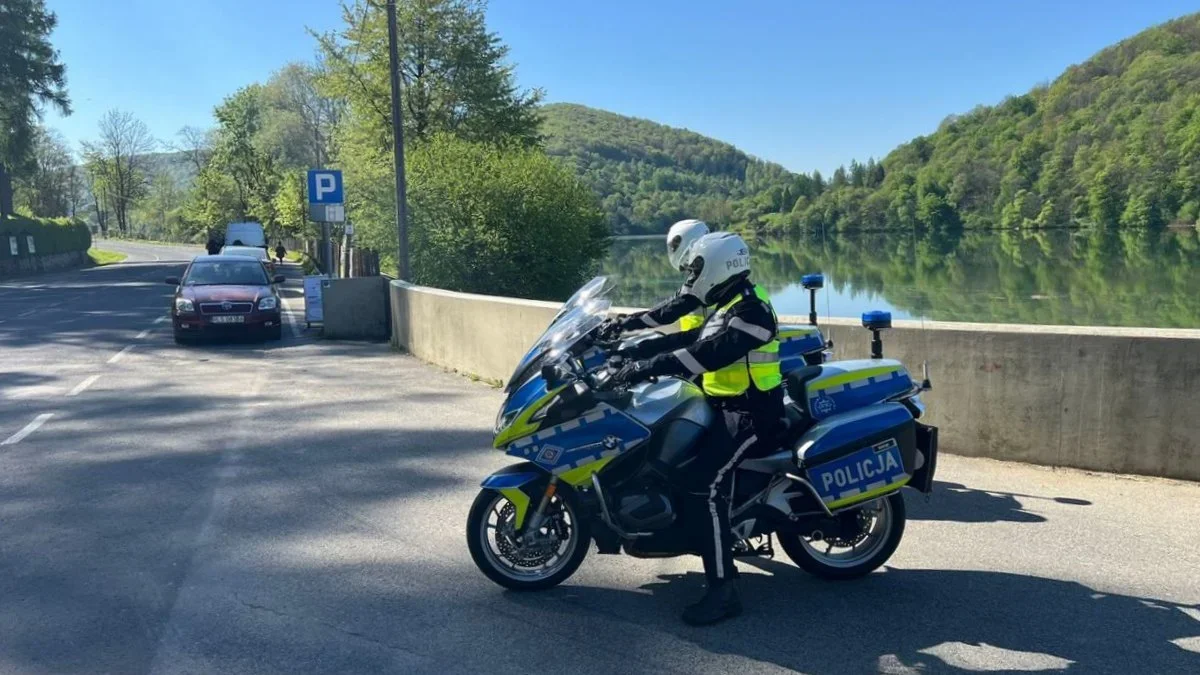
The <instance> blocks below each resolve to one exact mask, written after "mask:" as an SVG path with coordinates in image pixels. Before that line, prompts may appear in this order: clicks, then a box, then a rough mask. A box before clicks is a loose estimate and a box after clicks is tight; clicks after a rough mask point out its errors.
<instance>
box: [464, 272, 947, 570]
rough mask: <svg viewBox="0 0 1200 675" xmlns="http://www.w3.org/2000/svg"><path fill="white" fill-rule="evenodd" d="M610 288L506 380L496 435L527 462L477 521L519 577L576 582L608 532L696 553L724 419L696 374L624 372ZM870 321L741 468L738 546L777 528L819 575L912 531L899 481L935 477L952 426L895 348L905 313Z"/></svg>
mask: <svg viewBox="0 0 1200 675" xmlns="http://www.w3.org/2000/svg"><path fill="white" fill-rule="evenodd" d="M610 289H611V285H610V284H609V281H608V279H607V278H605V277H597V278H595V279H593V280H592V281H590V282H588V283H587V284H585V285H584V286H583V287H582V288H580V289H579V291H578V292H576V294H575V295H574V296H572V297H571V299H569V300H568V301H567V303H566V304H564V305H563V307H562V308H561V309H560V310H559V312H558V314H557V315H556V316H555V318H554V320H553V321H552V322H551V324H550V326H549V328H547V330H546V331H545V333H543V335H542V336H541V337H540V338H539V339H538V340H537V341H536V342H535V343H534V345H533V347H532V348H531V349H530V350H529V352H528V353H527V354H526V355H525V356H524V357H523V358H522V359H521V361H520V362H519V363H518V365H517V368H516V370H515V371H514V372H513V375H512V377H511V378H510V379H509V381H508V383H507V385H506V386H505V389H504V391H505V394H506V398H505V400H504V403H503V404H502V405H501V409H500V412H499V414H498V415H497V418H496V426H495V437H494V440H493V445H494V447H496V448H497V449H501V450H504V451H505V453H506V454H508V455H511V456H513V457H515V458H517V459H519V460H521V461H519V462H518V463H516V464H512V465H510V466H508V467H505V468H503V469H501V470H499V471H497V472H495V473H493V474H492V475H490V476H488V477H487V478H486V479H484V480H483V482H482V484H481V489H480V491H479V494H478V495H477V496H476V498H475V501H474V503H473V504H472V506H471V509H470V513H469V515H468V518H467V532H466V534H467V546H468V549H469V550H470V553H471V557H472V559H473V560H474V562H475V564H476V565H477V566H478V567H479V569H480V570H481V571H482V572H483V573H484V574H485V575H486V576H487V577H488V578H489V579H491V580H492V581H494V582H495V583H497V584H499V585H501V586H504V587H506V588H510V589H514V590H540V589H545V588H550V587H553V586H556V585H558V584H560V583H562V582H563V581H564V580H566V579H567V578H569V577H570V576H571V575H572V574H573V573H574V572H575V570H576V569H578V567H579V565H580V564H581V563H582V562H583V559H584V557H585V556H586V555H587V553H588V549H589V548H590V544H591V542H593V541H594V542H595V545H596V549H597V551H598V552H599V553H601V554H618V553H622V552H623V553H625V554H628V555H631V556H634V557H639V558H658V557H672V556H678V555H685V554H690V553H694V551H693V550H692V548H691V546H690V542H689V541H687V538H686V536H685V534H684V530H685V528H683V527H681V525H680V524H679V522H678V520H679V518H680V517H681V516H680V515H679V512H678V509H677V508H676V504H677V503H678V502H679V495H680V494H681V488H679V487H678V486H679V484H680V480H679V478H680V476H681V475H683V473H684V472H685V471H686V470H687V467H688V464H689V462H690V461H692V460H693V458H694V457H695V455H696V453H697V452H702V451H703V444H704V436H705V434H706V433H707V431H708V429H709V428H710V427H712V426H714V425H716V424H719V423H720V421H719V420H718V419H717V417H716V413H715V412H714V411H713V409H712V408H711V407H710V406H709V404H708V403H707V401H706V400H705V397H704V394H703V392H702V391H701V390H700V389H699V388H698V387H696V386H695V385H693V384H692V383H690V382H688V381H686V380H683V379H680V378H674V377H661V378H655V379H652V380H650V381H647V382H642V383H639V384H636V385H633V386H626V385H619V386H615V385H614V383H613V382H612V379H611V378H612V376H613V374H614V373H615V372H616V369H617V367H618V366H619V364H617V363H614V362H613V361H614V360H613V359H610V358H609V356H608V354H606V353H605V352H604V350H603V349H602V348H601V347H600V346H599V345H600V344H604V343H603V342H602V341H601V340H600V339H599V337H598V334H599V333H600V332H601V325H602V324H603V322H604V319H605V317H606V316H607V315H608V311H609V308H610V305H611V302H610V300H609V298H608V297H607V296H608V292H609V290H610ZM863 324H864V326H865V327H867V328H868V329H869V330H870V331H871V333H872V342H871V349H872V354H871V355H872V358H871V359H863V360H853V361H836V362H828V363H819V362H818V363H817V364H815V365H806V366H803V367H799V368H792V369H791V370H790V371H789V372H788V373H787V374H786V375H785V378H784V382H785V383H784V386H785V387H786V390H787V393H788V403H787V405H786V406H785V409H786V412H787V420H786V423H785V424H783V425H781V426H782V427H784V429H785V430H784V431H783V432H781V434H780V436H779V438H778V439H777V440H778V443H779V450H778V451H777V452H775V453H773V454H769V455H767V456H764V457H760V458H755V459H750V460H746V461H743V462H742V463H741V464H740V465H739V467H738V469H737V471H736V474H735V477H734V482H733V488H732V499H731V501H730V516H731V517H730V524H731V527H732V531H733V534H734V537H735V540H737V544H736V545H735V550H734V555H735V556H773V555H774V547H773V544H772V538H775V539H778V541H779V543H780V546H781V547H782V548H783V550H784V552H785V553H786V554H787V555H788V557H789V558H791V560H792V561H793V562H795V563H796V564H797V565H798V566H800V567H801V568H803V569H804V570H806V571H808V572H809V573H811V574H814V575H816V576H818V577H822V578H826V579H850V578H855V577H859V576H862V575H865V574H867V573H869V572H871V571H872V570H874V569H876V568H878V567H879V566H880V565H882V564H883V563H884V562H885V561H887V559H888V558H889V557H890V556H891V555H892V553H893V552H894V551H895V550H896V547H897V546H898V545H899V543H900V539H901V537H902V536H903V533H904V525H905V507H904V500H903V498H902V496H901V494H900V489H901V488H903V487H911V488H915V489H917V490H919V491H921V492H924V493H926V494H928V493H929V492H930V491H931V490H932V487H933V477H934V471H935V469H936V464H937V429H936V427H932V426H928V425H924V424H922V423H920V422H919V421H918V419H919V418H920V417H921V415H922V413H923V412H924V406H923V404H922V403H921V400H920V394H921V392H922V391H924V390H925V389H927V388H928V387H929V384H928V379H925V380H924V381H923V382H922V383H920V384H917V383H915V382H914V381H913V378H912V377H911V376H910V375H909V372H908V371H907V370H906V369H905V368H904V366H903V365H901V364H900V362H899V361H895V360H891V359H884V358H882V356H883V354H882V341H881V339H880V331H882V330H884V329H886V328H888V327H890V325H891V317H890V315H888V314H887V313H883V312H876V313H869V314H864V316H863ZM812 358H814V359H816V358H817V357H815V356H814V357H812ZM822 360H823V359H822Z"/></svg>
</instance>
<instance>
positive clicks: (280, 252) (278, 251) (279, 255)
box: [275, 241, 287, 263]
mask: <svg viewBox="0 0 1200 675" xmlns="http://www.w3.org/2000/svg"><path fill="white" fill-rule="evenodd" d="M285 255H287V249H285V248H284V247H283V242H282V241H277V242H275V259H276V260H278V261H279V262H280V263H282V262H283V256H285Z"/></svg>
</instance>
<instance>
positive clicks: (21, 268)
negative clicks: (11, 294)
mask: <svg viewBox="0 0 1200 675" xmlns="http://www.w3.org/2000/svg"><path fill="white" fill-rule="evenodd" d="M2 243H3V245H4V246H8V241H7V238H5V240H4V241H3V242H2ZM5 253H7V251H5ZM90 264H91V259H90V258H88V254H87V251H71V252H69V253H48V254H46V255H25V256H20V257H12V256H4V257H0V279H3V278H8V277H18V276H24V275H27V274H38V273H40V272H54V271H57V270H69V269H77V268H80V267H84V266H86V265H90Z"/></svg>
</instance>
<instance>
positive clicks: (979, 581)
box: [504, 561, 1200, 675]
mask: <svg viewBox="0 0 1200 675" xmlns="http://www.w3.org/2000/svg"><path fill="white" fill-rule="evenodd" d="M755 565H756V566H757V567H760V568H762V569H764V570H765V571H767V572H769V574H766V575H763V574H743V575H742V582H741V583H742V596H743V599H744V601H745V602H746V605H747V606H746V614H745V615H744V616H743V617H741V618H739V619H737V620H735V621H733V622H730V623H727V624H725V625H722V626H721V627H718V628H708V629H692V628H688V627H686V626H684V625H683V624H682V623H680V621H679V619H678V613H679V612H680V611H681V610H682V609H683V607H684V606H685V605H686V603H688V602H690V601H692V599H694V597H696V596H697V595H698V594H699V593H700V592H701V590H702V588H703V582H704V579H703V574H701V573H699V572H690V573H687V574H684V575H664V576H662V577H660V580H659V581H656V582H652V583H649V584H646V585H644V586H642V590H643V591H650V593H649V594H646V593H645V592H627V591H619V590H613V589H608V588H593V587H580V586H563V587H560V588H557V589H554V590H552V591H549V592H545V593H542V594H518V593H504V598H505V600H506V601H507V602H509V603H511V604H512V605H514V606H516V607H517V608H519V609H518V612H519V614H521V615H522V616H528V617H531V620H533V621H535V622H536V623H537V624H538V625H537V628H536V629H535V632H540V633H541V634H542V635H543V639H549V638H548V636H546V635H545V633H544V632H542V631H545V630H549V631H551V632H553V629H552V628H548V627H547V625H546V624H551V623H552V622H553V621H554V620H555V619H554V617H555V615H559V614H570V615H576V616H585V615H593V616H604V615H612V614H614V613H615V614H619V615H620V616H621V618H623V619H625V620H633V621H635V622H636V623H639V624H642V625H644V626H646V627H647V629H653V630H655V631H661V630H667V631H669V632H671V633H673V634H674V635H675V636H676V637H678V638H679V639H680V640H684V641H687V642H691V643H694V644H696V645H697V646H699V647H702V648H703V649H705V650H706V651H708V652H712V653H717V654H737V655H740V656H744V657H747V658H749V659H753V660H755V661H764V662H768V663H773V664H776V665H778V666H781V667H783V668H788V669H794V670H797V671H801V672H805V673H823V674H827V675H841V674H845V675H857V674H858V673H867V672H879V671H890V672H897V671H899V672H920V673H962V672H972V671H980V670H984V671H993V672H1018V671H1043V670H1045V671H1058V672H1061V671H1064V670H1065V671H1068V672H1080V673H1133V672H1139V673H1158V674H1163V673H1179V674H1181V675H1182V674H1184V673H1196V672H1200V671H1198V670H1197V668H1198V667H1200V655H1198V654H1196V653H1193V652H1189V651H1186V650H1184V649H1183V648H1182V647H1180V646H1178V645H1176V644H1172V643H1171V641H1172V640H1179V639H1181V638H1189V637H1192V636H1195V635H1197V634H1200V607H1191V608H1187V607H1180V606H1176V605H1172V604H1169V603H1162V602H1157V601H1153V600H1146V599H1142V598H1137V597H1129V596H1122V595H1108V594H1103V593H1096V592H1094V591H1093V590H1092V589H1090V588H1088V587H1086V586H1083V585H1081V584H1078V583H1074V582H1066V581H1059V580H1055V579H1044V578H1039V577H1035V576H1026V575H1019V574H1008V573H1003V572H986V571H961V570H908V569H895V568H887V569H886V570H885V571H883V572H877V573H875V574H872V575H869V576H867V577H865V578H863V579H860V580H857V581H852V582H840V583H835V582H827V581H821V580H819V579H816V578H813V577H810V576H808V575H806V574H805V573H804V572H802V571H800V570H799V569H797V568H795V567H793V566H791V565H790V564H784V563H782V562H778V561H756V563H755ZM1184 610H1188V611H1190V612H1192V613H1193V615H1194V616H1195V617H1196V618H1192V616H1189V615H1188V614H1187V613H1185V611H1184ZM539 615H541V616H542V617H543V618H542V619H541V620H539V619H537V618H535V617H538V616H539ZM597 639H599V637H598V636H597ZM1017 652H1019V653H1017ZM997 659H1001V660H1003V661H1005V662H1007V663H1008V664H1009V666H1008V667H1007V668H1003V669H1000V668H998V667H997V664H996V660H997ZM1014 664H1016V665H1014ZM905 668H909V669H912V670H907V671H906V670H905ZM635 670H636V668H635Z"/></svg>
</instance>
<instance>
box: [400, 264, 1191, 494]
mask: <svg viewBox="0 0 1200 675" xmlns="http://www.w3.org/2000/svg"><path fill="white" fill-rule="evenodd" d="M391 303H392V321H393V330H392V341H393V344H395V345H396V346H398V347H402V348H404V349H406V350H408V351H409V352H411V353H412V354H413V355H415V356H417V357H418V358H421V359H424V360H426V361H429V362H431V363H435V364H438V365H441V366H445V367H447V368H452V369H455V370H459V371H463V372H466V373H470V374H473V375H477V376H480V377H483V378H485V379H489V380H501V381H502V380H506V379H507V378H508V376H509V375H510V374H511V373H512V369H513V368H514V367H515V365H516V363H517V361H518V360H519V359H520V357H521V356H522V355H523V354H524V353H525V351H526V350H527V349H528V348H529V346H530V345H531V344H532V342H533V341H534V340H535V339H536V338H537V336H538V335H540V334H541V332H542V331H543V329H544V328H545V327H546V325H547V324H548V323H549V321H550V319H551V318H552V317H553V316H554V313H555V311H556V310H557V307H558V305H557V304H556V303H546V302H535V301H527V300H515V299H511V298H497V297H491V296H483V295H470V294H464V293H452V292H448V291H441V290H435V289H429V288H423V287H416V286H411V285H408V284H405V283H403V282H392V286H391ZM780 320H781V321H782V322H789V323H804V322H805V321H806V319H805V318H804V317H780ZM822 323H823V328H824V330H825V332H826V334H827V335H828V336H829V337H831V338H832V339H833V341H834V358H836V359H846V358H864V357H866V356H867V355H868V354H869V337H870V336H869V333H867V331H866V330H864V329H863V328H861V327H860V326H859V325H858V324H857V322H855V321H851V320H847V319H829V320H826V321H823V322H822ZM884 335H885V337H884V353H885V356H888V357H891V358H897V359H900V360H901V361H903V362H904V363H905V364H906V365H907V366H908V367H909V369H910V370H912V371H913V374H914V377H919V376H920V369H921V363H922V362H923V361H927V362H928V365H929V375H930V379H931V380H932V381H933V387H934V388H933V391H930V392H928V393H926V394H925V395H924V396H923V397H922V398H923V399H924V400H925V401H926V403H927V404H928V408H929V417H928V421H929V422H931V423H932V424H936V425H937V426H938V427H939V428H940V438H941V443H942V448H943V449H944V450H945V451H947V452H952V453H955V454H960V455H971V456H979V457H991V458H994V459H1004V460H1015V461H1022V462H1030V463H1034V464H1047V465H1053V466H1069V467H1075V468H1080V469H1091V470H1097V471H1112V472H1119V473H1135V474H1144V475H1152V476H1164V477H1171V478H1183V479H1189V480H1200V330H1174V329H1146V328H1105V327H1074V326H1022V325H1008V324H968V323H945V322H925V323H923V324H922V323H920V322H914V321H897V322H896V325H895V328H894V329H893V330H891V331H888V332H886V333H885V334H884ZM1016 487H1019V486H1014V488H1016Z"/></svg>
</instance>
